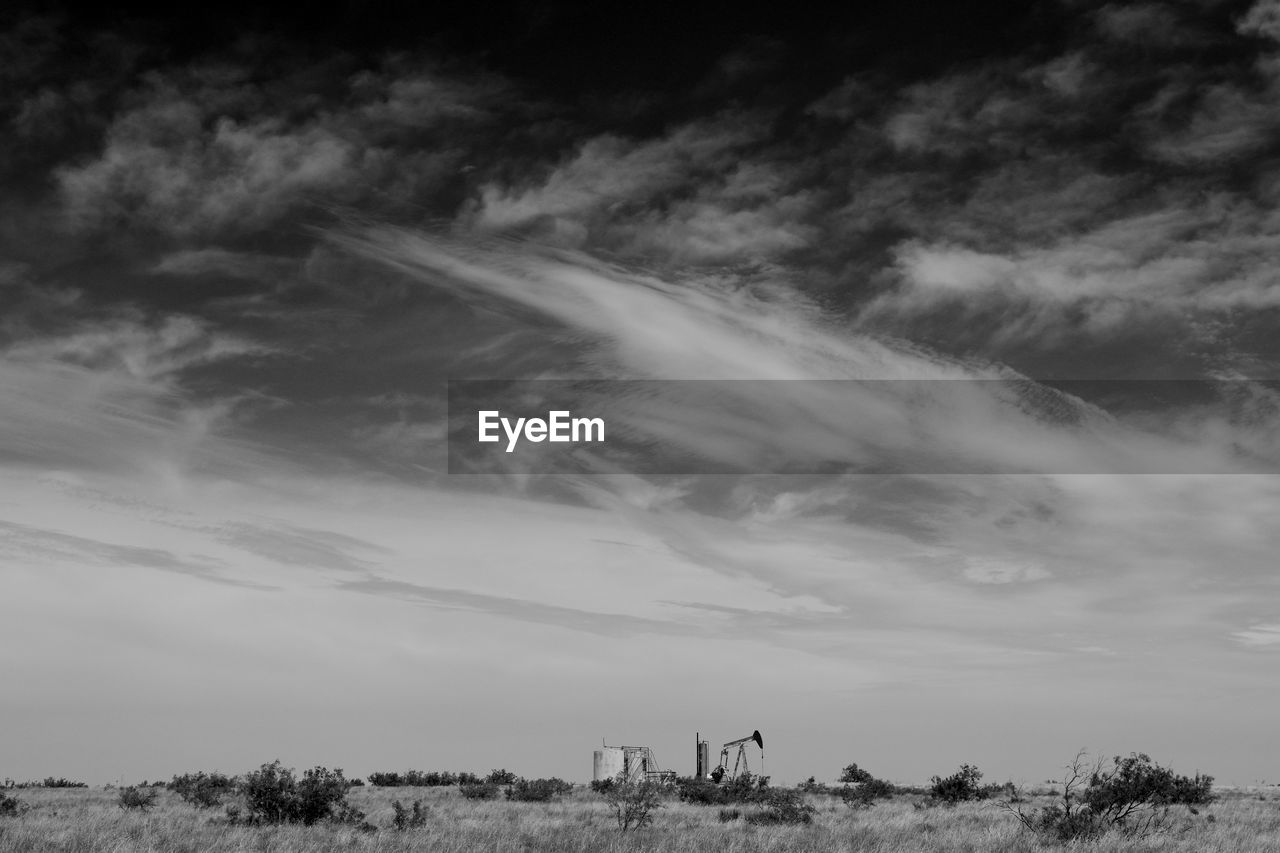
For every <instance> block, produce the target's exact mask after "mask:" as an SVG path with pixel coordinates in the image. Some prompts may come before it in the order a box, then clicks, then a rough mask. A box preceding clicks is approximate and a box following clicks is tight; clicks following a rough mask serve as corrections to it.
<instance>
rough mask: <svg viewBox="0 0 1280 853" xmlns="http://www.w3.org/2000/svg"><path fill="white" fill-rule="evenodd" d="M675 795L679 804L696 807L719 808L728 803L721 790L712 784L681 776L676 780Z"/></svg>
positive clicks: (703, 780)
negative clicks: (678, 799)
mask: <svg viewBox="0 0 1280 853" xmlns="http://www.w3.org/2000/svg"><path fill="white" fill-rule="evenodd" d="M676 795H677V796H678V797H679V798H680V802H682V803H692V804H693V805H696V806H721V805H728V803H729V798H728V797H727V796H725V792H724V789H723V788H721V787H720V786H719V785H717V784H715V783H714V782H709V781H707V780H705V779H697V778H695V777H693V776H683V777H681V778H679V779H677V780H676Z"/></svg>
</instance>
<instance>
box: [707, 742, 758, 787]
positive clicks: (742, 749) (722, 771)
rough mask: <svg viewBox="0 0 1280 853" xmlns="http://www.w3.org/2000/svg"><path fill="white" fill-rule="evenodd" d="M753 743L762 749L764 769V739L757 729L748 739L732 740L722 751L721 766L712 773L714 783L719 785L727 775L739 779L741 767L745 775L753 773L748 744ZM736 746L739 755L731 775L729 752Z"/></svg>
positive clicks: (734, 762)
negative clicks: (748, 764) (749, 764)
mask: <svg viewBox="0 0 1280 853" xmlns="http://www.w3.org/2000/svg"><path fill="white" fill-rule="evenodd" d="M751 741H755V742H756V745H757V746H759V747H760V768H761V769H762V770H763V769H764V738H763V737H761V736H760V730H759V729H756V730H755V731H754V732H752V733H751V734H749V735H747V736H746V737H740V738H738V739H737V740H731V741H729V742H728V743H726V744H725V745H724V748H723V749H721V750H720V765H719V766H718V767H716V769H714V770H712V771H711V779H712V781H714V782H717V783H718V782H720V781H722V780H723V779H724V778H725V775H726V774H727V775H728V776H729V778H730V779H736V778H738V768H739V767H741V768H742V772H743V773H750V772H751V770H750V768H749V767H748V766H747V744H748V743H750V742H751ZM735 746H736V747H737V748H738V755H737V758H735V759H734V761H733V772H732V773H729V750H730V749H732V748H733V747H735ZM699 757H701V752H699Z"/></svg>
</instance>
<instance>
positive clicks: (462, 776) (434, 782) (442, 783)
mask: <svg viewBox="0 0 1280 853" xmlns="http://www.w3.org/2000/svg"><path fill="white" fill-rule="evenodd" d="M495 772H498V771H495ZM501 772H504V773H505V772H506V771H501ZM514 778H515V777H514V775H513V776H512V779H513V780H514ZM479 781H481V779H480V777H478V776H476V774H474V773H451V772H449V771H448V770H443V771H441V770H431V771H429V772H423V771H421V770H406V771H405V772H404V773H370V774H369V784H370V785H377V786H378V787H380V788H399V787H414V788H442V787H446V786H449V785H458V784H475V783H477V782H479ZM504 784H505V783H504Z"/></svg>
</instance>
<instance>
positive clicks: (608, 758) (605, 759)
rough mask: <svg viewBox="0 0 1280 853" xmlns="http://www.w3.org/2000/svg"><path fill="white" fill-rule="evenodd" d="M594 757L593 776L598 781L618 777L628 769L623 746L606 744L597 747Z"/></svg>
mask: <svg viewBox="0 0 1280 853" xmlns="http://www.w3.org/2000/svg"><path fill="white" fill-rule="evenodd" d="M592 758H593V761H592V770H591V778H592V779H594V780H595V781H597V782H599V781H602V780H604V779H616V778H618V774H620V773H622V772H624V771H625V769H626V755H625V753H624V752H623V750H622V748H621V747H617V746H606V747H604V748H602V749H597V750H596V751H595V754H594V755H593V756H592Z"/></svg>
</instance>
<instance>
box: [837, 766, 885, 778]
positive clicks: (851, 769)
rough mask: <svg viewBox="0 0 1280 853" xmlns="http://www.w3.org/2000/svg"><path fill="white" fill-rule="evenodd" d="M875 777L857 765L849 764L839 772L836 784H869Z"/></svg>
mask: <svg viewBox="0 0 1280 853" xmlns="http://www.w3.org/2000/svg"><path fill="white" fill-rule="evenodd" d="M874 778H875V777H874V776H872V775H871V774H870V773H869V772H867V771H866V770H863V769H862V768H861V767H859V766H858V765H857V764H850V765H849V766H848V767H846V768H845V769H844V770H842V771H841V772H840V778H839V779H836V781H837V782H870V781H871V780H872V779H874Z"/></svg>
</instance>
